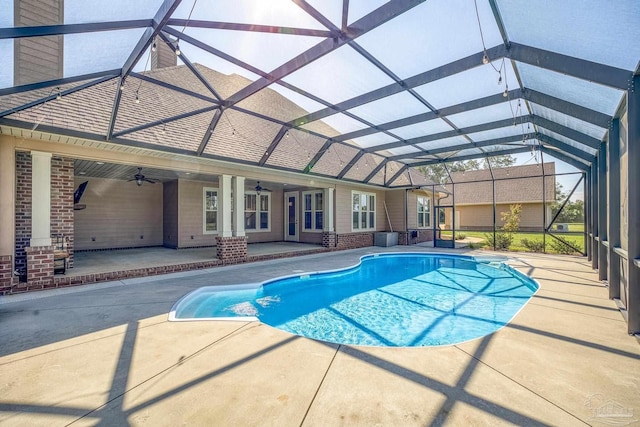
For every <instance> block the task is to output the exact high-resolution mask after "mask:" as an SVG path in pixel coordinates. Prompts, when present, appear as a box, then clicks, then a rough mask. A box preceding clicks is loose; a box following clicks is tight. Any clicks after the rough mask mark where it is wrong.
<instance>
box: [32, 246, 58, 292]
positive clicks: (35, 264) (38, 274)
mask: <svg viewBox="0 0 640 427" xmlns="http://www.w3.org/2000/svg"><path fill="white" fill-rule="evenodd" d="M26 253H27V283H28V284H29V287H30V288H31V289H39V288H46V287H50V286H52V285H53V246H34V247H28V248H26Z"/></svg>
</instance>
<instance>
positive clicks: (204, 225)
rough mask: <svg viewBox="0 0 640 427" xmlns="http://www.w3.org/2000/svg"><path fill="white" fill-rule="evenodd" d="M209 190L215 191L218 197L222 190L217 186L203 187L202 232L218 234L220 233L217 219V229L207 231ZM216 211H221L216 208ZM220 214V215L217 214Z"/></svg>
mask: <svg viewBox="0 0 640 427" xmlns="http://www.w3.org/2000/svg"><path fill="white" fill-rule="evenodd" d="M207 191H215V192H216V197H219V193H220V190H219V189H218V188H217V187H203V188H202V234H206V235H216V234H219V230H218V222H217V221H216V230H214V231H207ZM216 212H218V214H219V213H220V212H219V210H218V209H217V208H216ZM217 216H219V215H217ZM217 216H216V217H217Z"/></svg>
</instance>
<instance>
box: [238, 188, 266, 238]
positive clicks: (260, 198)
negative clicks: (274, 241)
mask: <svg viewBox="0 0 640 427" xmlns="http://www.w3.org/2000/svg"><path fill="white" fill-rule="evenodd" d="M270 208H271V197H270V194H269V193H262V194H257V193H255V192H251V191H248V192H246V193H245V195H244V228H245V230H248V231H251V230H253V231H270V230H271V214H270V212H271V209H270Z"/></svg>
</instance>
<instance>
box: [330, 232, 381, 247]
mask: <svg viewBox="0 0 640 427" xmlns="http://www.w3.org/2000/svg"><path fill="white" fill-rule="evenodd" d="M373 234H374V233H345V234H337V235H336V238H337V245H336V247H337V249H356V248H364V247H366V246H373Z"/></svg>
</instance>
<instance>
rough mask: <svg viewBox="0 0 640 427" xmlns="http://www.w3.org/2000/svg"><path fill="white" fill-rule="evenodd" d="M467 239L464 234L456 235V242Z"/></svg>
mask: <svg viewBox="0 0 640 427" xmlns="http://www.w3.org/2000/svg"><path fill="white" fill-rule="evenodd" d="M466 238H467V235H466V234H464V233H456V240H464V239H466Z"/></svg>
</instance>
